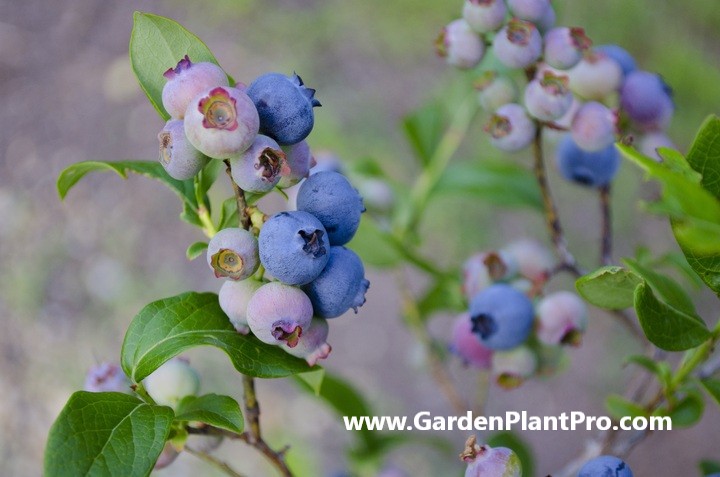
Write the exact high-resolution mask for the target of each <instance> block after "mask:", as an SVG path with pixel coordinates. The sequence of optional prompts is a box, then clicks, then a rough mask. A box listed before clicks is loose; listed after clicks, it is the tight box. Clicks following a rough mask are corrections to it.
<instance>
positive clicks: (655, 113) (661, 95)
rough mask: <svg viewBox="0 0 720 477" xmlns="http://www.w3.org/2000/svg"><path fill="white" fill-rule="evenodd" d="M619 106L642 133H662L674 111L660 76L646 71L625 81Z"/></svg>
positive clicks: (667, 87) (636, 73)
mask: <svg viewBox="0 0 720 477" xmlns="http://www.w3.org/2000/svg"><path fill="white" fill-rule="evenodd" d="M620 106H621V107H622V109H623V111H625V113H626V114H627V115H628V116H629V117H630V119H632V120H633V123H635V124H636V125H637V126H639V127H640V128H641V129H643V130H646V131H651V130H662V129H665V128H666V127H667V126H668V125H669V123H670V119H671V118H672V114H673V111H674V109H675V106H674V103H673V99H672V90H671V89H670V87H669V86H668V85H667V83H665V82H664V81H663V79H662V78H661V77H660V75H657V74H655V73H650V72H648V71H634V72H632V73H630V74H629V75H628V76H627V78H625V82H624V83H623V86H622V90H621V91H620Z"/></svg>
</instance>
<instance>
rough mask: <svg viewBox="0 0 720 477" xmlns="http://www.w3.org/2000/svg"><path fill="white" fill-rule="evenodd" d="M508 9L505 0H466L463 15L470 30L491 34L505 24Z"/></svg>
mask: <svg viewBox="0 0 720 477" xmlns="http://www.w3.org/2000/svg"><path fill="white" fill-rule="evenodd" d="M506 14H507V7H506V6H505V2H504V1H503V0H465V4H464V5H463V11H462V15H463V18H464V19H465V21H466V22H467V23H468V25H470V28H472V29H473V30H475V31H476V32H478V33H490V32H492V31H496V30H498V29H499V28H500V27H501V26H503V23H505V15H506Z"/></svg>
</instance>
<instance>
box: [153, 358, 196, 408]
mask: <svg viewBox="0 0 720 477" xmlns="http://www.w3.org/2000/svg"><path fill="white" fill-rule="evenodd" d="M143 385H144V386H145V390H146V391H147V393H148V394H149V395H150V397H151V398H153V400H155V402H156V403H157V404H159V405H161V406H170V407H172V408H173V409H177V406H178V404H179V403H180V401H181V400H182V398H184V397H185V396H194V395H196V394H197V393H198V391H199V390H200V376H198V373H197V371H195V369H193V368H192V367H191V366H190V363H189V361H188V360H186V359H183V358H178V357H175V358H172V359H170V360H168V361H166V362H165V363H163V364H162V365H161V366H160V367H159V368H158V369H156V370H155V371H153V372H152V374H150V376H148V377H147V378H145V379H144V380H143Z"/></svg>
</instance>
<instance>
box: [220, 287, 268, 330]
mask: <svg viewBox="0 0 720 477" xmlns="http://www.w3.org/2000/svg"><path fill="white" fill-rule="evenodd" d="M261 286H262V282H260V281H258V280H253V279H252V278H248V279H247V280H240V281H237V282H236V281H232V280H228V281H226V282H225V283H223V285H222V286H221V287H220V292H219V293H218V300H219V302H220V308H222V311H224V312H225V314H226V315H227V316H228V318H229V319H230V323H232V325H233V326H234V327H235V329H236V330H237V332H238V333H240V334H243V335H246V334H248V332H249V331H250V327H249V326H248V324H247V305H248V303H249V302H250V298H252V296H253V295H254V294H255V292H256V291H257V289H258V288H260V287H261Z"/></svg>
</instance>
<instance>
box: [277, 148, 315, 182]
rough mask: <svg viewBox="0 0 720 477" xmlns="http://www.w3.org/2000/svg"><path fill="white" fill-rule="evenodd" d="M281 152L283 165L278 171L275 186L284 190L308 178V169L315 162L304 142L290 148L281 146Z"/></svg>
mask: <svg viewBox="0 0 720 477" xmlns="http://www.w3.org/2000/svg"><path fill="white" fill-rule="evenodd" d="M282 150H283V152H284V153H285V163H284V164H283V166H282V168H281V169H280V181H279V182H278V183H277V186H278V187H280V188H281V189H286V188H288V187H292V186H294V185H295V184H297V183H298V182H300V181H301V180H303V179H305V178H306V177H308V176H309V175H310V169H312V168H313V167H314V166H315V165H316V162H315V157H314V156H313V154H312V151H311V150H310V146H309V145H308V143H307V141H305V140H303V141H300V142H299V143H297V144H293V145H291V146H282Z"/></svg>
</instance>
